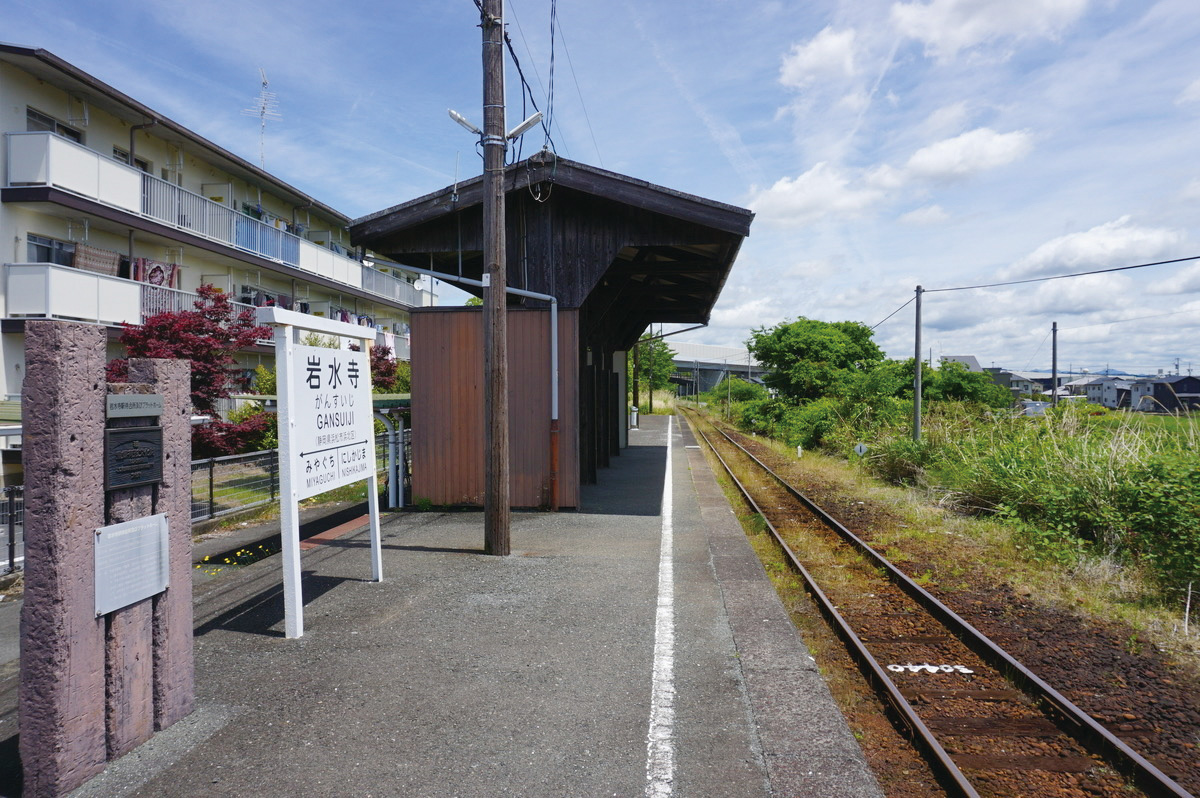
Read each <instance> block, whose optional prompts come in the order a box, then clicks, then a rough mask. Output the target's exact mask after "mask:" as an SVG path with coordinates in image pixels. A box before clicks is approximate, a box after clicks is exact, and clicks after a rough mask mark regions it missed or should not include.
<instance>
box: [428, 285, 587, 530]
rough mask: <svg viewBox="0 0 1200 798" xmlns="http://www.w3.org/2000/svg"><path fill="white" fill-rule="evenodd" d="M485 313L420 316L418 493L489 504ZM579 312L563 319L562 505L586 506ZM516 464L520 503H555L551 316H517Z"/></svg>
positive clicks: (515, 499) (512, 418)
mask: <svg viewBox="0 0 1200 798" xmlns="http://www.w3.org/2000/svg"><path fill="white" fill-rule="evenodd" d="M482 318H483V315H482V313H481V312H480V311H479V310H477V309H473V308H472V309H467V308H439V309H436V310H418V311H414V312H413V314H412V328H413V329H412V341H413V348H412V364H413V389H412V426H413V433H412V439H413V497H414V499H429V500H430V501H432V502H433V503H434V504H437V505H459V504H465V505H475V506H481V505H482V504H483V496H484V473H483V433H484V417H483V326H482ZM577 325H578V314H577V313H576V312H575V311H562V312H560V314H559V429H560V432H559V484H558V501H559V506H560V507H578V506H579V440H578V436H579V424H578V418H579V410H578V405H579V392H578V382H577V378H576V375H578V354H577V353H578V332H577ZM508 349H509V351H508V361H509V363H508V366H509V380H508V382H509V398H508V404H509V464H510V465H509V468H510V487H511V491H512V493H511V500H512V504H513V506H514V507H547V506H549V504H550V494H549V480H550V474H549V469H550V329H549V311H548V310H510V312H509V314H508Z"/></svg>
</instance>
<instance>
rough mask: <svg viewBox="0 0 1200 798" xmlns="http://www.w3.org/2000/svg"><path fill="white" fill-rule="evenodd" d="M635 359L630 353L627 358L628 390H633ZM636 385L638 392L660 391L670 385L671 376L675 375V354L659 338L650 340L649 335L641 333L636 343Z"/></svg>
mask: <svg viewBox="0 0 1200 798" xmlns="http://www.w3.org/2000/svg"><path fill="white" fill-rule="evenodd" d="M634 360H635V357H634V355H633V353H632V352H630V353H629V357H628V358H627V362H628V368H629V390H631V391H632V390H633V376H634V375H633V367H634ZM636 360H637V363H638V375H637V376H638V383H639V386H638V387H639V388H640V390H643V391H645V390H649V389H650V388H653V389H654V390H656V391H661V390H663V389H664V388H666V387H667V386H668V385H670V384H671V375H672V374H674V373H675V352H674V350H672V349H671V347H669V346H667V343H666V341H664V340H663V339H661V338H656V339H654V340H650V333H643V334H642V337H641V338H640V339H639V340H638V343H637V357H636Z"/></svg>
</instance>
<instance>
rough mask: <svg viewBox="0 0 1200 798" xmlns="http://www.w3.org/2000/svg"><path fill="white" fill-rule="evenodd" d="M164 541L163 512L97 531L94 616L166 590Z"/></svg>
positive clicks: (165, 537)
mask: <svg viewBox="0 0 1200 798" xmlns="http://www.w3.org/2000/svg"><path fill="white" fill-rule="evenodd" d="M167 540H168V534H167V516H166V515H165V514H164V513H159V514H158V515H151V516H147V517H145V518H136V519H134V520H132V521H125V522H123V523H120V524H112V525H111V526H104V527H100V528H99V529H97V530H96V615H105V614H107V613H110V612H112V611H113V610H119V609H121V608H122V607H128V606H129V605H130V604H133V603H135V602H138V601H141V600H142V599H145V598H150V597H151V596H154V595H157V594H159V593H161V592H163V591H164V590H166V589H167V574H168V571H167V564H168V560H167Z"/></svg>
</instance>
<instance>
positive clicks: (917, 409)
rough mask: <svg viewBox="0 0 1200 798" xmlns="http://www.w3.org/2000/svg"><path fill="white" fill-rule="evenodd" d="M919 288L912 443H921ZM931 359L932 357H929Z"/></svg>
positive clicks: (918, 292)
mask: <svg viewBox="0 0 1200 798" xmlns="http://www.w3.org/2000/svg"><path fill="white" fill-rule="evenodd" d="M921 294H922V289H921V286H919V285H918V286H917V314H916V316H917V330H916V348H915V350H914V352H915V354H914V355H913V433H912V435H913V441H915V442H916V443H920V442H921ZM931 357H932V355H931Z"/></svg>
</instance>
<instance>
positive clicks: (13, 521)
mask: <svg viewBox="0 0 1200 798" xmlns="http://www.w3.org/2000/svg"><path fill="white" fill-rule="evenodd" d="M410 434H411V433H410V431H409V430H405V432H404V445H403V446H401V447H399V450H400V452H399V453H400V458H399V463H398V464H397V466H398V471H399V472H400V473H399V478H400V479H401V480H402V481H403V484H404V492H403V495H405V496H408V495H411V494H410V493H409V486H410V485H411V465H410V463H409V462H408V458H407V457H406V456H404V454H403V453H404V452H407V451H409V446H408V444H409V441H410V438H409V436H410ZM388 442H389V441H388V436H387V435H380V436H379V437H377V438H376V439H375V465H376V475H377V477H378V479H379V487H380V490H381V491H383V493H384V495H385V496H386V495H387V488H386V486H387V480H388V479H389V478H390V476H389V473H388ZM278 472H279V455H278V453H277V451H276V450H275V449H270V450H267V451H262V452H251V453H249V454H235V455H231V456H229V457H212V458H208V459H206V460H193V461H192V521H193V522H195V521H207V520H209V519H211V518H220V517H221V516H224V515H229V514H230V513H235V512H238V511H239V510H247V509H250V508H252V507H259V506H262V505H265V504H270V503H271V502H274V501H277V500H278V499H279V473H278ZM24 532H25V487H24V486H23V485H11V486H9V487H6V488H4V494H3V497H2V498H0V534H2V535H4V536H5V537H4V538H3V542H4V544H6V545H5V547H4V548H3V549H0V574H3V573H8V572H10V571H14V570H17V569H19V568H22V565H23V563H24V561H25V535H24Z"/></svg>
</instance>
